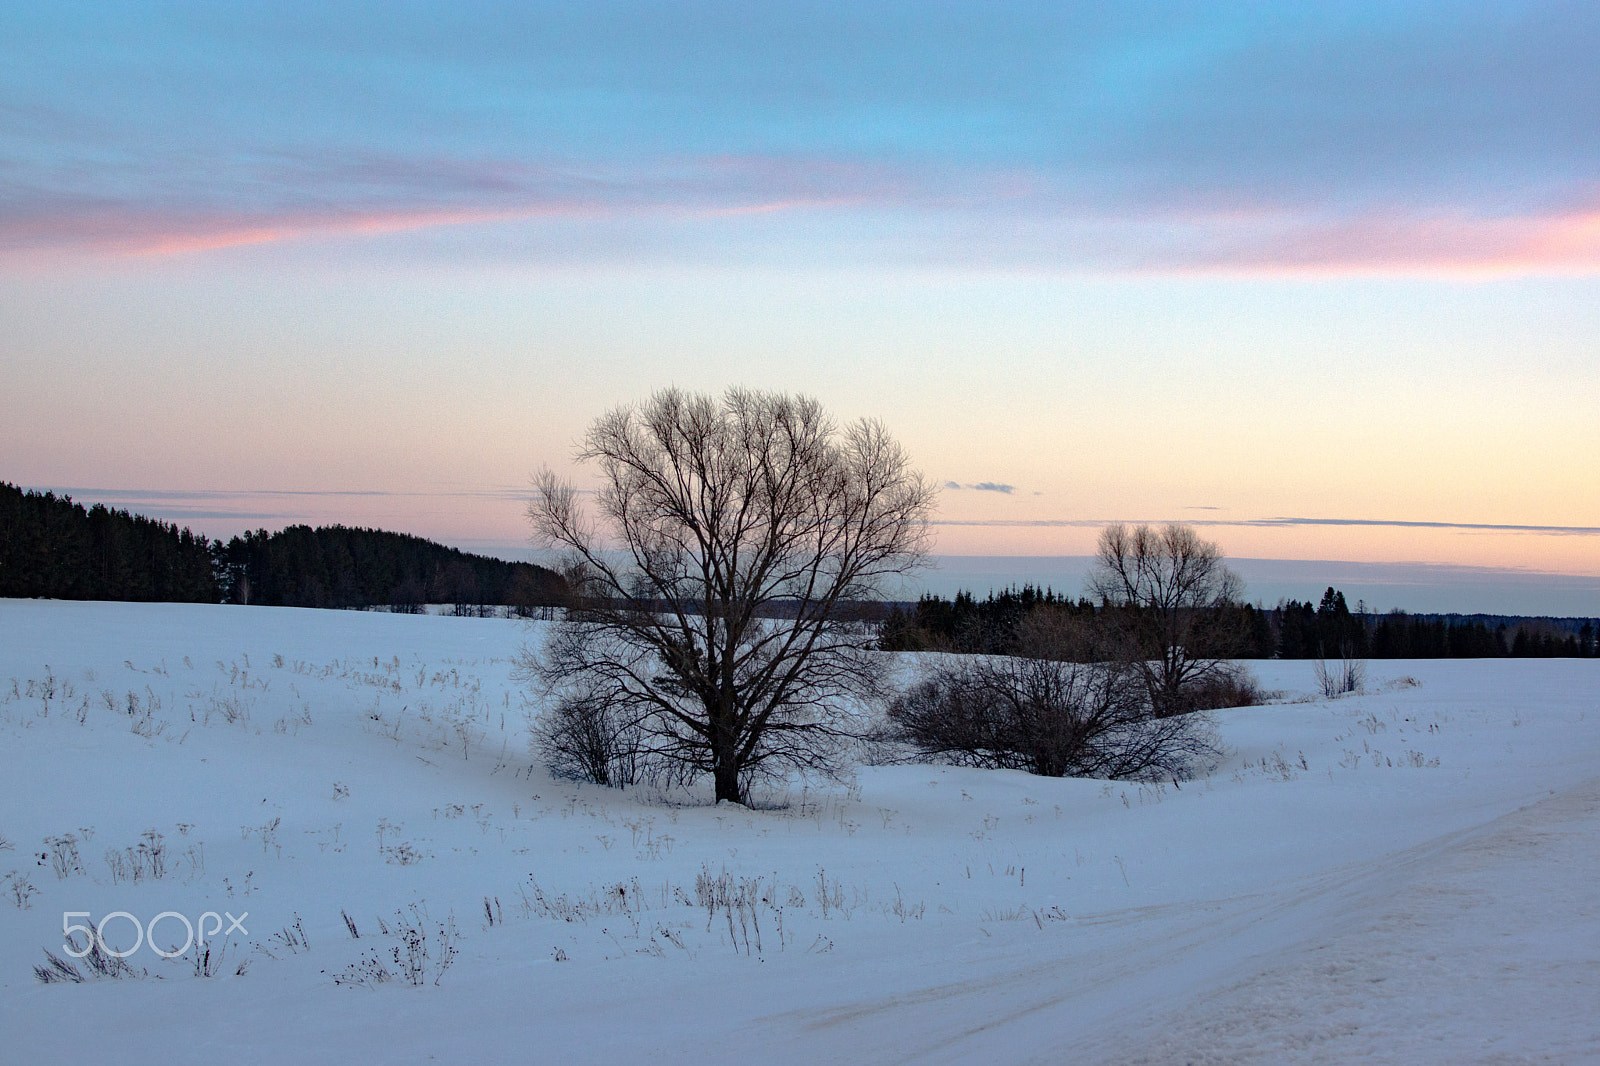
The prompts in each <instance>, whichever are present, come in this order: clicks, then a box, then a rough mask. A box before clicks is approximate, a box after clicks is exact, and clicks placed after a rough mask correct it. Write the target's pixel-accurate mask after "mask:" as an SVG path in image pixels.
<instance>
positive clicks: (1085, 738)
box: [888, 656, 1219, 779]
mask: <svg viewBox="0 0 1600 1066" xmlns="http://www.w3.org/2000/svg"><path fill="white" fill-rule="evenodd" d="M962 658H963V661H959V662H956V663H954V664H952V665H948V666H945V667H942V668H940V669H938V670H936V671H934V673H933V675H932V676H931V677H930V678H928V679H927V680H925V681H923V682H921V683H919V684H917V685H914V686H913V687H912V688H911V689H910V690H908V691H907V692H905V693H904V694H903V695H901V696H900V697H899V698H897V699H896V700H895V701H894V703H893V704H892V705H891V706H890V708H889V722H890V729H889V731H888V738H889V739H891V740H898V741H900V742H902V743H906V744H909V745H911V746H912V747H914V748H915V749H917V751H919V752H920V753H921V754H923V755H925V756H937V757H941V758H945V759H949V760H951V761H952V762H955V763H956V764H958V765H963V766H979V767H990V768H996V769H1010V770H1026V771H1028V772H1029V773H1034V774H1041V775H1044V776H1047V777H1063V776H1065V777H1099V778H1112V779H1116V778H1152V777H1162V778H1165V777H1174V778H1176V777H1187V776H1189V775H1190V773H1191V772H1192V771H1193V770H1194V769H1195V768H1196V767H1197V766H1198V765H1201V764H1205V763H1209V762H1211V761H1212V760H1214V759H1215V758H1217V757H1218V755H1219V749H1218V748H1217V746H1216V743H1215V741H1214V739H1213V737H1212V734H1211V730H1210V726H1209V722H1207V721H1206V720H1205V718H1204V717H1203V716H1201V715H1192V714H1190V715H1180V716H1172V717H1168V718H1158V717H1156V716H1154V715H1152V714H1151V713H1150V707H1149V703H1148V701H1147V699H1146V697H1145V692H1144V686H1143V684H1142V681H1141V679H1140V678H1139V677H1138V676H1137V675H1136V674H1135V673H1134V672H1133V670H1132V668H1131V667H1128V666H1126V665H1122V664H1117V663H1074V662H1064V661H1061V660H1051V659H1028V658H1013V657H1008V656H993V657H991V656H981V657H970V658H969V657H962Z"/></svg>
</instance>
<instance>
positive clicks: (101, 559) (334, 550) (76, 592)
mask: <svg viewBox="0 0 1600 1066" xmlns="http://www.w3.org/2000/svg"><path fill="white" fill-rule="evenodd" d="M564 589H565V583H564V582H563V581H562V579H561V576H560V575H559V574H556V573H555V572H554V571H552V570H548V569H546V568H544V567H541V566H535V565H533V564H531V563H510V562H506V561H504V560H501V559H492V558H488V557H486V556H482V555H473V554H470V553H467V552H463V551H459V550H457V549H455V548H449V547H446V546H444V545H442V544H436V543H434V542H433V541H429V540H424V539H423V538H421V537H413V536H409V535H407V534H403V533H388V532H384V531H382V530H376V529H352V528H347V527H345V526H326V527H321V528H317V529H312V528H311V527H310V526H303V525H301V526H289V527H288V528H286V529H283V530H280V531H278V532H276V533H268V532H267V531H266V530H264V529H263V530H257V531H256V532H253V533H246V534H245V535H243V536H240V537H234V538H233V539H232V540H230V541H227V542H223V541H220V540H216V541H211V540H207V539H206V538H205V537H204V536H201V535H197V534H194V533H191V532H190V531H189V530H187V529H179V528H178V527H177V526H176V525H173V524H171V523H167V522H162V521H159V520H157V519H152V518H145V517H143V516H141V515H135V514H130V513H129V512H127V511H119V510H113V509H110V508H107V507H105V506H103V505H100V504H95V505H94V506H92V507H89V508H85V507H84V506H83V505H82V504H80V503H75V502H73V501H72V499H71V498H70V497H66V496H56V495H55V494H54V493H50V492H43V493H41V492H32V491H29V492H24V491H22V490H21V489H19V488H17V487H16V486H14V485H11V484H8V483H5V482H0V596H15V597H49V598H53V599H69V600H137V601H160V602H195V603H219V602H221V603H256V604H269V605H276V606H291V607H370V606H383V605H389V606H394V607H398V608H401V609H420V607H421V605H422V604H424V603H454V604H472V605H483V606H489V605H500V606H504V605H509V606H515V607H523V608H526V607H536V606H543V605H547V604H553V603H556V602H559V600H560V597H561V595H562V592H563V591H564Z"/></svg>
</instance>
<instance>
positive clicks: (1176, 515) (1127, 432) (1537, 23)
mask: <svg viewBox="0 0 1600 1066" xmlns="http://www.w3.org/2000/svg"><path fill="white" fill-rule="evenodd" d="M1596 55H1600V8H1597V7H1596V6H1594V5H1592V4H1580V3H1494V4H1488V3H1478V4H1469V3H1449V4H1428V3H1404V4H1398V3H1397V4H1381V3H1371V4H1360V5H1354V4H1316V3H1310V4H1264V3H1263V4H1237V5H1217V4H1117V5H1105V4H1059V3H1058V4H1049V5H1026V4H1022V5H1004V4H937V3H934V4H929V3H919V4H878V5H870V6H869V5H860V4H784V5H765V6H758V5H748V4H693V3H674V4H652V3H625V4H585V5H540V4H514V5H513V4H504V5H501V4H473V3H463V4H452V5H421V4H382V5H370V6H359V5H349V4H336V5H330V4H319V5H310V4H307V5H294V4H284V3H273V4H262V5H249V4H239V5H228V6H225V7H219V6H216V5H182V4H160V5H152V4H128V5H116V4H95V5H70V4H60V5H56V4H52V5H31V6H23V5H10V6H8V7H6V8H4V9H0V286H3V287H4V292H5V295H4V297H3V298H0V331H3V332H4V334H5V336H6V337H7V338H8V341H7V344H6V346H5V350H4V352H3V353H0V360H3V361H4V370H5V376H6V379H7V388H6V390H5V396H4V397H3V398H0V416H3V418H0V421H3V425H0V454H3V455H4V457H5V463H4V466H5V467H6V469H5V470H3V471H0V477H6V478H9V479H10V480H13V481H16V482H18V483H23V484H33V485H51V486H75V487H92V488H98V489H104V490H107V491H111V490H115V491H121V492H144V493H158V494H159V493H167V494H175V493H190V494H196V493H198V494H207V493H209V494H212V495H213V498H214V500H216V501H232V502H218V503H216V504H215V506H210V507H209V508H201V510H203V511H206V512H207V513H210V514H213V515H221V516H223V517H215V516H214V517H211V518H208V519H207V521H208V522H211V523H213V524H216V530H215V531H216V532H222V531H224V526H225V525H226V524H227V522H228V521H229V519H228V518H227V517H226V516H227V515H229V514H232V515H233V516H234V518H233V521H234V524H235V525H239V524H248V523H251V522H254V521H256V519H255V518H251V517H247V516H254V515H286V516H289V517H295V516H299V517H307V518H312V519H318V520H322V519H325V520H337V519H339V518H340V517H342V518H343V519H344V520H347V521H372V522H379V521H381V522H382V523H383V524H387V525H391V526H394V527H396V528H408V529H412V530H413V531H416V532H420V533H424V534H427V535H434V536H441V537H445V538H448V539H454V540H457V541H465V540H477V541H481V542H490V541H493V542H496V543H515V542H516V541H517V539H519V537H520V525H519V521H520V520H519V518H518V516H517V507H516V502H515V501H516V497H517V496H518V495H519V494H520V493H521V492H522V491H523V489H524V488H525V485H526V477H527V474H528V473H529V472H530V471H531V470H532V469H533V468H535V467H537V466H538V465H540V464H542V463H545V462H549V463H553V464H556V465H557V466H560V465H562V464H563V463H564V462H565V457H566V456H567V455H569V454H570V450H571V444H572V441H573V440H574V438H575V437H576V436H577V435H578V434H579V433H580V432H581V431H582V428H583V426H584V425H585V424H586V423H587V422H588V421H589V420H590V419H592V418H593V417H595V416H596V415H597V414H599V413H600V412H602V411H603V410H605V409H606V408H608V407H610V406H612V405H614V404H616V403H620V402H624V401H628V400H633V399H638V398H640V397H642V396H643V395H645V394H647V393H648V392H649V391H650V390H652V389H653V388H656V387H659V386H663V385H667V384H679V385H683V386H686V387H691V388H703V389H708V390H720V389H721V388H723V387H726V386H727V385H729V384H734V383H741V384H747V385H753V386H757V387H770V388H783V389H791V390H799V391H804V392H808V393H812V394H814V395H817V396H819V397H820V398H821V399H822V400H823V401H824V403H825V404H827V406H828V407H829V408H830V409H831V410H833V411H835V412H837V413H838V414H839V415H840V416H841V417H854V416H857V415H874V416H878V417H881V418H883V419H884V420H885V421H886V422H888V424H889V425H890V427H891V429H893V430H894V431H895V432H896V433H897V434H898V435H899V436H900V437H901V439H902V440H903V441H904V442H905V443H906V444H907V446H908V447H909V448H910V450H911V451H912V453H913V455H914V456H916V457H917V459H918V461H919V463H920V464H921V465H922V466H923V468H924V469H925V470H926V471H927V473H928V474H929V476H930V477H932V478H934V479H935V480H936V481H938V482H940V483H949V484H952V485H955V486H958V487H956V488H951V489H948V490H946V492H945V493H944V494H943V503H942V509H941V521H942V522H944V523H945V524H944V525H943V526H941V527H940V530H941V531H940V538H941V546H942V549H943V550H945V551H947V552H949V553H952V554H980V555H981V554H998V555H1071V554H1077V553H1081V551H1082V550H1085V549H1086V547H1087V545H1088V544H1090V543H1092V539H1093V529H1094V526H1095V525H1096V524H1097V523H1099V522H1102V521H1110V520H1117V519H1129V520H1144V519H1150V520H1162V519H1186V518H1187V519H1197V518H1204V519H1206V520H1209V521H1215V522H1219V523H1222V524H1220V525H1217V526H1213V527H1210V528H1212V529H1214V531H1215V534H1214V535H1215V536H1216V538H1217V539H1218V540H1219V541H1221V542H1222V544H1223V546H1224V548H1226V549H1228V550H1230V551H1231V552H1233V553H1234V554H1237V555H1245V556H1252V557H1278V558H1296V557H1298V558H1312V559H1330V558H1331V559H1356V560H1368V561H1373V562H1396V561H1415V562H1424V563H1443V564H1461V565H1487V566H1499V567H1525V568H1530V569H1538V570H1552V571H1563V572H1571V573H1584V574H1595V573H1600V535H1596V533H1595V528H1596V527H1600V487H1597V484H1600V479H1596V478H1595V477H1594V476H1593V473H1592V471H1593V456H1594V454H1595V451H1596V437H1597V434H1596V432H1595V430H1596V427H1597V423H1600V419H1597V418H1596V416H1595V412H1596V411H1597V410H1600V369H1597V365H1600V363H1597V360H1596V359H1595V354H1596V353H1595V348H1594V341H1593V338H1594V337H1596V336H1600V298H1597V297H1600V292H1597V291H1596V290H1597V285H1596V274H1597V268H1600V178H1597V175H1600V76H1597V74H1596V64H1595V60H1594V57H1595V56H1596ZM985 484H987V485H1005V486H1009V487H1010V489H1011V491H1009V492H1001V491H993V490H985V489H982V488H973V487H971V486H981V485H985ZM252 493H257V494H260V493H266V494H268V496H266V497H263V498H268V499H272V500H275V501H276V502H274V503H273V504H272V505H271V506H266V505H263V504H261V503H260V502H259V501H257V502H255V503H245V502H241V501H243V500H244V499H245V497H247V496H249V494H252ZM272 493H277V494H279V495H277V496H275V497H273V496H271V495H270V494H272ZM286 493H287V494H304V493H322V494H324V495H323V496H321V497H313V496H304V495H301V496H294V497H289V496H284V495H283V494H286ZM328 493H333V494H337V495H335V496H328V495H326V494H328ZM363 493H364V494H367V495H364V496H361V495H351V494H363ZM291 499H295V500H299V501H300V502H299V503H295V504H292V505H291V504H290V503H286V502H285V501H288V500H291ZM313 499H320V500H322V501H323V502H322V503H320V504H318V505H317V506H311V505H310V504H309V503H307V502H306V501H310V500H313ZM176 500H177V497H173V501H176ZM380 500H381V501H383V503H382V505H381V506H380V505H379V504H378V502H377V501H380ZM362 501H365V502H362ZM171 506H172V507H174V508H179V507H181V506H182V505H181V504H180V503H178V502H171ZM171 513H173V514H174V515H176V514H178V513H180V511H178V510H174V511H172V512H171ZM1286 518H1289V519H1313V520H1316V521H1313V522H1302V523H1284V522H1282V521H1280V520H1282V519H1286ZM263 521H264V520H263ZM267 524H272V523H270V522H268V523H267ZM1512 527H1515V528H1512ZM1521 527H1541V528H1538V529H1532V528H1521Z"/></svg>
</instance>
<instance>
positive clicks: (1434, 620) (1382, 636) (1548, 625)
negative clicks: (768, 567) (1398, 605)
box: [879, 585, 1600, 659]
mask: <svg viewBox="0 0 1600 1066" xmlns="http://www.w3.org/2000/svg"><path fill="white" fill-rule="evenodd" d="M1102 610H1103V609H1102V608H1098V607H1096V605H1095V604H1094V603H1093V602H1091V601H1090V600H1088V599H1085V598H1080V599H1077V600H1072V599H1069V598H1068V597H1066V596H1063V595H1061V594H1059V593H1057V592H1054V591H1053V590H1051V589H1038V588H1034V587H1033V586H1031V585H1024V586H1023V587H1022V588H1020V589H1019V588H1009V589H1006V590H1005V591H1003V592H999V593H994V592H991V593H990V594H989V595H988V596H987V597H986V598H985V599H982V600H980V599H978V598H977V597H976V596H974V595H973V594H972V593H970V592H964V591H963V592H958V593H957V594H956V596H955V598H954V599H949V600H947V599H944V598H942V597H939V596H932V595H926V596H923V597H922V598H921V599H920V600H918V601H917V602H916V603H915V604H897V605H895V606H893V607H892V608H891V609H890V611H889V614H888V618H887V619H886V620H885V621H884V623H883V629H882V636H881V638H880V641H879V646H880V647H883V648H885V649H887V650H891V651H949V652H957V653H966V654H984V655H1013V654H1019V653H1028V652H1029V649H1030V647H1031V646H1032V645H1034V644H1035V643H1037V637H1038V635H1040V634H1057V633H1060V632H1062V630H1063V628H1064V627H1065V629H1067V630H1071V629H1072V628H1074V627H1076V628H1079V629H1081V630H1084V631H1085V632H1092V629H1093V623H1094V621H1095V619H1096V618H1097V617H1098V615H1099V614H1100V612H1101V611H1102ZM1118 610H1123V611H1125V610H1127V608H1118ZM1225 610H1227V611H1229V612H1231V613H1232V615H1233V619H1232V624H1231V625H1228V626H1222V627H1217V631H1218V632H1225V633H1228V634H1230V636H1229V640H1230V642H1231V643H1232V644H1233V648H1231V649H1230V653H1231V654H1232V655H1235V656H1237V657H1238V658H1241V659H1318V658H1340V657H1342V656H1346V655H1348V656H1350V657H1354V658H1371V659H1446V658H1455V659H1478V658H1496V657H1501V656H1517V657H1536V656H1568V657H1590V656H1595V655H1597V654H1600V649H1597V647H1596V644H1597V635H1600V623H1597V622H1596V621H1594V620H1590V619H1569V618H1528V617H1521V616H1511V615H1468V616H1462V615H1411V614H1406V613H1405V612H1403V611H1392V612H1390V613H1388V614H1374V613H1369V612H1367V611H1366V610H1364V609H1361V608H1359V607H1358V609H1357V610H1354V611H1352V610H1351V609H1350V607H1349V605H1348V604H1347V603H1346V601H1345V597H1344V593H1342V592H1340V591H1338V590H1337V589H1333V588H1329V589H1328V590H1327V592H1325V593H1324V594H1323V597H1322V600H1321V602H1320V603H1318V604H1316V605H1312V604H1310V603H1301V602H1299V601H1298V600H1288V601H1284V602H1280V603H1279V604H1278V606H1276V607H1255V606H1252V605H1250V604H1237V605H1234V606H1231V607H1228V608H1225ZM1052 646H1054V647H1061V646H1063V645H1062V643H1061V641H1059V640H1056V641H1055V642H1054V644H1053V645H1052ZM1065 646H1067V647H1071V646H1074V645H1073V642H1071V641H1068V642H1067V644H1066V645H1065ZM1076 646H1078V647H1082V648H1083V649H1084V650H1085V654H1086V655H1088V656H1092V655H1094V654H1095V652H1094V648H1095V643H1094V641H1093V639H1089V638H1086V639H1084V640H1082V641H1078V642H1077V643H1076Z"/></svg>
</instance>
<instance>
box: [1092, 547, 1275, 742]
mask: <svg viewBox="0 0 1600 1066" xmlns="http://www.w3.org/2000/svg"><path fill="white" fill-rule="evenodd" d="M1089 587H1090V589H1091V590H1092V591H1093V592H1094V594H1095V595H1096V596H1098V597H1099V598H1100V601H1101V610H1100V612H1099V616H1100V619H1101V620H1102V621H1103V623H1104V625H1105V627H1106V632H1107V634H1108V635H1109V637H1110V640H1111V643H1112V644H1113V645H1114V646H1120V649H1121V655H1120V657H1121V658H1122V659H1123V660H1124V661H1126V662H1129V663H1132V664H1134V665H1135V666H1136V667H1137V669H1138V670H1139V671H1140V673H1141V674H1142V675H1143V677H1144V682H1145V688H1146V690H1147V692H1148V693H1149V698H1150V705H1151V708H1152V709H1153V710H1154V712H1155V713H1156V714H1157V715H1158V716H1162V717H1166V716H1170V715H1175V714H1183V713H1185V712H1187V711H1190V710H1193V709H1194V708H1195V707H1196V706H1197V701H1196V698H1195V697H1196V694H1197V693H1199V692H1202V691H1205V690H1207V689H1212V688H1217V687H1224V688H1225V687H1228V686H1227V685H1226V684H1224V682H1227V681H1229V680H1230V675H1231V674H1233V673H1234V672H1235V668H1234V666H1233V664H1232V663H1231V662H1230V661H1229V660H1230V659H1231V658H1233V657H1234V656H1236V655H1237V654H1238V653H1239V650H1240V648H1241V646H1242V645H1241V641H1242V638H1243V635H1244V634H1243V633H1242V631H1241V630H1240V627H1239V621H1238V612H1237V611H1236V610H1235V609H1234V608H1235V607H1236V605H1237V602H1238V598H1239V592H1240V590H1241V588H1242V583H1241V582H1240V580H1239V578H1238V576H1237V575H1236V574H1234V573H1233V571H1231V570H1229V569H1228V568H1227V567H1226V566H1224V565H1223V562H1222V551H1221V549H1220V548H1218V547H1217V545H1216V544H1214V543H1213V542H1211V541H1209V540H1205V539H1204V538H1202V537H1201V536H1200V535H1199V534H1197V533H1196V532H1195V531H1194V527H1193V526H1188V525H1183V524H1179V523H1172V524H1169V525H1165V526H1162V527H1160V528H1159V529H1158V528H1154V527H1151V526H1147V525H1139V526H1134V527H1132V528H1131V529H1130V528H1129V527H1127V526H1125V525H1121V524H1117V525H1112V526H1107V527H1106V528H1105V529H1104V530H1102V531H1101V533H1100V543H1099V560H1098V562H1097V563H1096V565H1095V568H1094V570H1093V571H1092V572H1091V574H1090V577H1089Z"/></svg>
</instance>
